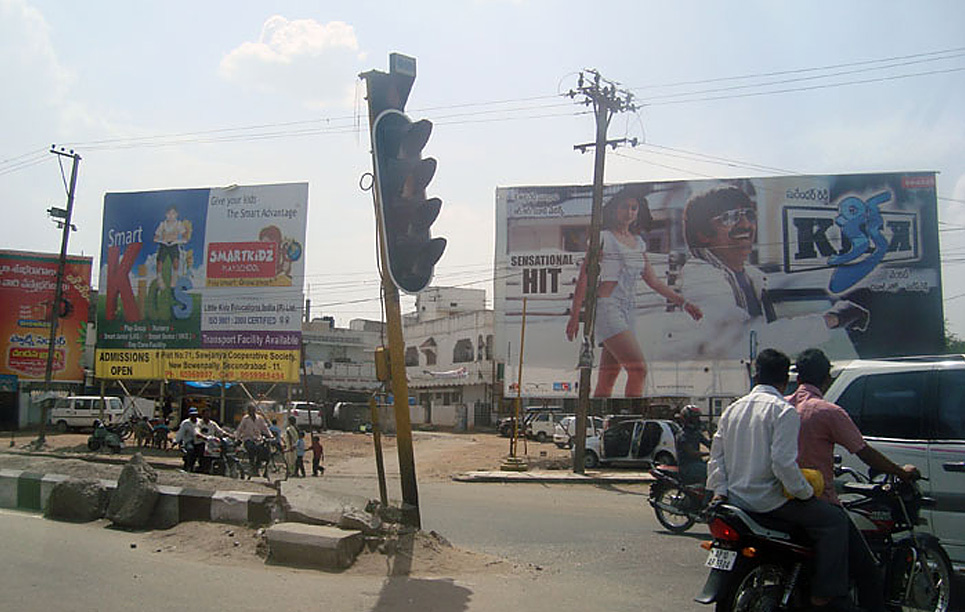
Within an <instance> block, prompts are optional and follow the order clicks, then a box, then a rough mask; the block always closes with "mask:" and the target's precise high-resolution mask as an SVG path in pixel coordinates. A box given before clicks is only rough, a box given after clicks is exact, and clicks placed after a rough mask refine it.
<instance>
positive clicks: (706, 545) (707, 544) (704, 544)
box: [700, 540, 714, 550]
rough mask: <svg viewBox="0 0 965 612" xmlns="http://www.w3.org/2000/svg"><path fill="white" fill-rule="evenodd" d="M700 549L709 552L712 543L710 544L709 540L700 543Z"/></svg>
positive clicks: (712, 545)
mask: <svg viewBox="0 0 965 612" xmlns="http://www.w3.org/2000/svg"><path fill="white" fill-rule="evenodd" d="M700 547H701V548H703V549H704V550H710V549H711V548H713V547H714V543H713V542H711V541H710V540H704V541H703V542H701V543H700Z"/></svg>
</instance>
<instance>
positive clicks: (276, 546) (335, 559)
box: [265, 523, 365, 571]
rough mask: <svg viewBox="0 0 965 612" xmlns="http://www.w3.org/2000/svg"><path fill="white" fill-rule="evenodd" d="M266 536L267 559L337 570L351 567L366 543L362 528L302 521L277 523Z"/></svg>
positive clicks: (285, 563)
mask: <svg viewBox="0 0 965 612" xmlns="http://www.w3.org/2000/svg"><path fill="white" fill-rule="evenodd" d="M265 536H266V538H267V540H268V550H269V554H268V561H269V562H270V563H277V564H279V565H294V566H299V567H317V568H321V569H327V570H336V571H337V570H343V569H345V568H347V567H350V566H351V565H352V563H354V562H355V558H356V557H357V556H358V554H359V552H361V550H362V546H363V544H364V543H365V540H364V537H363V535H362V532H361V531H346V530H344V529H339V528H337V527H328V526H324V525H307V524H305V523H278V524H276V525H272V526H271V527H269V528H268V529H267V530H266V531H265Z"/></svg>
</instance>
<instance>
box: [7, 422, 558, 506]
mask: <svg viewBox="0 0 965 612" xmlns="http://www.w3.org/2000/svg"><path fill="white" fill-rule="evenodd" d="M320 437H321V442H322V445H323V446H324V448H325V461H324V465H325V469H326V474H330V475H343V476H370V475H374V474H375V472H376V468H375V446H374V440H373V436H372V434H361V433H348V432H340V431H326V432H322V433H321V434H320ZM31 439H32V437H28V436H25V435H21V437H20V438H19V439H18V441H17V448H15V449H14V452H11V453H7V452H0V468H9V469H29V470H31V471H34V472H49V473H58V474H67V475H68V476H78V477H83V476H86V477H93V478H111V479H114V478H117V476H118V475H119V474H120V465H116V466H115V465H105V464H102V463H95V462H94V461H91V460H93V459H103V458H112V459H117V460H119V461H121V462H123V461H125V460H127V459H130V457H131V456H133V454H134V453H135V452H141V453H142V454H143V455H144V458H145V459H147V460H148V461H150V462H152V463H158V464H163V465H165V466H167V467H169V468H171V469H159V470H158V477H159V482H161V484H168V485H173V486H192V487H197V488H214V489H230V490H237V491H256V492H262V491H264V490H265V489H267V483H266V481H265V480H264V479H261V478H257V479H253V480H251V481H241V480H231V479H228V478H222V477H218V476H207V475H202V474H185V473H183V472H179V471H178V470H177V468H178V467H179V466H180V465H181V455H180V451H178V450H177V449H169V450H159V449H153V448H145V449H138V448H136V447H125V448H123V449H122V450H121V452H120V453H118V454H117V455H104V454H99V453H92V452H90V451H88V450H87V445H86V444H87V434H85V433H81V434H77V433H67V434H49V435H48V436H47V447H48V450H49V451H51V452H55V453H58V454H60V455H62V456H66V457H71V459H55V458H46V457H42V456H38V455H30V454H27V453H26V452H25V449H24V446H25V445H26V443H27V442H29V441H30V440H31ZM412 443H413V452H414V455H415V464H416V470H417V472H418V476H419V478H420V479H423V480H448V479H449V478H451V477H452V475H453V474H458V473H462V472H469V471H473V470H498V469H499V466H500V464H501V463H502V461H503V459H504V458H505V457H506V456H508V454H509V438H503V437H500V436H497V435H495V434H491V433H471V434H452V433H440V432H423V431H415V432H413V434H412ZM4 450H6V449H4ZM382 454H383V457H384V459H385V466H386V470H387V471H388V472H389V473H398V469H399V468H398V445H397V440H396V437H395V436H394V435H383V436H382ZM517 456H519V457H522V458H523V459H525V460H526V461H527V463H528V464H529V466H530V468H531V469H560V470H568V469H570V467H571V459H570V451H569V450H566V449H560V448H557V447H556V445H554V444H552V443H543V444H540V443H538V442H533V441H523V440H521V441H520V442H519V446H518V449H517ZM73 457H76V459H73ZM305 463H306V469H307V470H308V471H311V453H309V454H308V455H307V456H306V459H305Z"/></svg>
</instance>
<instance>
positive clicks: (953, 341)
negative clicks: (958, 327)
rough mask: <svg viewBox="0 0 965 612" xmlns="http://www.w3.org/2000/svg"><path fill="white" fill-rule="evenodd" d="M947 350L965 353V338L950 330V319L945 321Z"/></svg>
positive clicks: (947, 351) (948, 351)
mask: <svg viewBox="0 0 965 612" xmlns="http://www.w3.org/2000/svg"><path fill="white" fill-rule="evenodd" d="M945 352H946V353H957V354H965V340H963V339H962V338H959V337H958V334H956V333H955V332H952V331H949V329H948V320H946V321H945Z"/></svg>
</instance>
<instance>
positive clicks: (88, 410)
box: [50, 395, 124, 432]
mask: <svg viewBox="0 0 965 612" xmlns="http://www.w3.org/2000/svg"><path fill="white" fill-rule="evenodd" d="M104 401H105V402H107V403H106V404H105V405H104V422H105V423H106V424H110V423H117V422H120V421H121V420H122V419H123V415H124V406H123V403H122V402H121V398H119V397H105V398H104ZM100 418H101V398H100V396H99V395H73V396H70V397H59V398H57V401H56V402H54V407H53V409H52V410H51V411H50V422H51V424H53V426H54V427H56V428H57V431H59V432H65V431H67V430H68V429H70V428H72V427H93V426H94V421H96V420H98V419H100Z"/></svg>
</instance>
